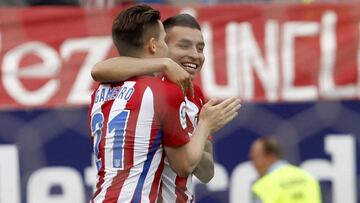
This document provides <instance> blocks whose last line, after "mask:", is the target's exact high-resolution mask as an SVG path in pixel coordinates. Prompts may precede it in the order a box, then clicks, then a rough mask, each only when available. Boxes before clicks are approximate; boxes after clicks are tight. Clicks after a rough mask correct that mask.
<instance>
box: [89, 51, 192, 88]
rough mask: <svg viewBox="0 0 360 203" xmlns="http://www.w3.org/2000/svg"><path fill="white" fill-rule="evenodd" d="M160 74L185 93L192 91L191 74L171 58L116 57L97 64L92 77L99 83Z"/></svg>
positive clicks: (92, 71)
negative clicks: (188, 90)
mask: <svg viewBox="0 0 360 203" xmlns="http://www.w3.org/2000/svg"><path fill="white" fill-rule="evenodd" d="M159 72H162V73H164V75H165V76H166V77H167V78H168V79H169V80H170V81H172V82H173V83H175V84H177V85H179V86H180V87H181V88H182V89H183V91H186V90H187V89H190V90H191V91H192V83H191V78H190V74H189V73H188V72H186V71H185V70H184V69H183V68H182V67H181V66H180V65H179V64H177V63H176V62H175V61H173V60H172V59H170V58H135V57H126V56H119V57H114V58H110V59H107V60H105V61H102V62H99V63H97V64H95V66H94V67H93V68H92V70H91V76H92V78H93V79H94V80H95V81H98V82H120V81H124V80H127V79H129V78H131V77H135V76H141V75H149V74H154V73H159ZM183 93H184V92H183Z"/></svg>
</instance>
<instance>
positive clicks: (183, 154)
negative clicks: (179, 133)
mask: <svg viewBox="0 0 360 203" xmlns="http://www.w3.org/2000/svg"><path fill="white" fill-rule="evenodd" d="M209 134H210V130H209V128H208V127H206V126H205V125H204V126H203V125H202V124H201V122H199V125H198V127H197V128H196V129H195V131H194V133H193V136H192V137H191V139H190V142H188V143H187V144H185V145H182V146H180V147H178V148H169V147H165V150H166V155H167V157H168V159H169V162H170V166H171V168H172V169H173V170H174V171H175V172H176V173H177V174H178V175H180V176H188V175H189V174H191V173H192V172H193V171H194V169H195V168H196V166H197V165H198V164H199V162H200V160H201V158H202V156H203V152H204V147H205V142H206V140H207V136H208V135H209Z"/></svg>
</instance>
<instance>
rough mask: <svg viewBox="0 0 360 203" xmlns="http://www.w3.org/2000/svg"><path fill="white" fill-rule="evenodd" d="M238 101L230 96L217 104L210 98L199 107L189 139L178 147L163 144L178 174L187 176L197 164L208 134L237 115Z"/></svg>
mask: <svg viewBox="0 0 360 203" xmlns="http://www.w3.org/2000/svg"><path fill="white" fill-rule="evenodd" d="M239 108H240V101H239V100H238V99H235V98H232V99H227V100H225V101H223V102H221V103H220V104H217V100H216V99H211V100H210V101H209V102H208V103H206V104H205V105H204V106H203V108H202V109H201V112H200V116H199V122H198V126H197V128H196V129H195V130H194V132H193V136H192V137H191V138H190V141H189V142H188V143H186V144H184V145H181V146H178V147H168V146H165V147H164V149H165V153H166V156H167V158H168V160H169V163H170V166H171V168H172V169H173V170H174V171H175V172H176V173H177V174H178V175H179V176H188V175H189V174H190V173H193V171H194V169H195V168H196V166H198V164H199V162H200V160H201V158H202V156H203V153H204V147H205V143H206V141H207V139H208V135H209V134H210V133H211V132H214V131H216V130H219V129H220V128H222V127H223V126H224V125H225V124H227V123H228V122H230V121H231V120H233V119H234V118H235V116H236V115H237V111H238V110H239Z"/></svg>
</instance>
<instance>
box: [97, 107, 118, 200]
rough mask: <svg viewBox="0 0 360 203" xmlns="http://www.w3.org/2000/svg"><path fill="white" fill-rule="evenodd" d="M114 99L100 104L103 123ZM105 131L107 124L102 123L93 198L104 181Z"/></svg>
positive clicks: (99, 190) (106, 119) (107, 117)
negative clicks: (97, 177) (98, 166)
mask: <svg viewBox="0 0 360 203" xmlns="http://www.w3.org/2000/svg"><path fill="white" fill-rule="evenodd" d="M113 102H114V100H111V101H109V102H106V103H104V105H102V106H101V112H102V114H103V115H104V122H103V123H104V124H105V123H107V122H108V119H109V112H110V110H111V106H112V104H113ZM106 132H107V125H103V127H102V129H101V140H100V143H99V155H98V157H97V158H98V159H100V160H101V168H100V170H99V171H98V176H99V181H98V182H97V184H96V191H95V193H94V195H93V198H92V199H93V200H94V198H95V197H96V196H97V195H98V194H99V193H100V192H101V189H102V188H101V185H102V184H103V183H104V177H105V171H104V170H105V161H106V160H105V153H104V152H105V150H103V149H104V148H105V140H106V139H105V135H106Z"/></svg>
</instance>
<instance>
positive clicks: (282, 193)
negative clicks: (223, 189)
mask: <svg viewBox="0 0 360 203" xmlns="http://www.w3.org/2000/svg"><path fill="white" fill-rule="evenodd" d="M250 159H251V162H252V164H253V165H254V167H255V169H256V171H257V172H258V174H259V178H258V179H257V180H256V182H255V183H254V184H253V186H252V191H253V193H254V198H255V203H321V201H322V200H321V191H320V186H319V183H318V181H317V180H315V179H314V178H313V177H312V176H311V175H310V174H309V173H308V172H306V171H305V170H303V169H301V168H299V167H297V166H294V165H291V164H290V163H288V162H287V161H285V160H284V159H283V155H282V150H281V147H280V145H279V144H278V142H277V141H276V140H275V139H274V138H271V137H262V138H259V139H257V140H255V142H254V143H253V144H252V146H251V149H250Z"/></svg>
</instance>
